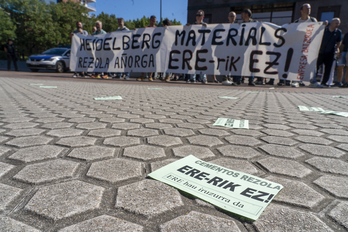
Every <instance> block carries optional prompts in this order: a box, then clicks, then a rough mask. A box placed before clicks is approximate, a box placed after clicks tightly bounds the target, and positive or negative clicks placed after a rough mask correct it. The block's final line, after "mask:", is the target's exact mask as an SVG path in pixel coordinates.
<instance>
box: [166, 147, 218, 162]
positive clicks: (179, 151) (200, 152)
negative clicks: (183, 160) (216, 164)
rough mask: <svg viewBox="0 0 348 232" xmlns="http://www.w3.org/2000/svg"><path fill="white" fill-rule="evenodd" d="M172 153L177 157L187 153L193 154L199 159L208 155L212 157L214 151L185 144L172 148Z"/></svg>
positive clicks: (184, 155)
mask: <svg viewBox="0 0 348 232" xmlns="http://www.w3.org/2000/svg"><path fill="white" fill-rule="evenodd" d="M173 152H174V155H175V156H178V157H186V156H188V155H194V156H196V157H197V158H199V159H204V158H208V157H214V156H215V155H214V153H213V152H212V151H210V149H208V148H205V147H199V146H192V145H185V146H181V147H176V148H174V149H173Z"/></svg>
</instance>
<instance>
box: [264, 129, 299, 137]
mask: <svg viewBox="0 0 348 232" xmlns="http://www.w3.org/2000/svg"><path fill="white" fill-rule="evenodd" d="M262 132H263V133H265V134H267V135H270V136H281V137H291V136H293V135H294V134H293V133H290V132H287V131H284V130H272V129H265V130H262Z"/></svg>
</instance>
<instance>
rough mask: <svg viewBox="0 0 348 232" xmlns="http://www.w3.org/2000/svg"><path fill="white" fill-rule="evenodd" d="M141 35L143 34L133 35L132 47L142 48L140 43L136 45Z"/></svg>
mask: <svg viewBox="0 0 348 232" xmlns="http://www.w3.org/2000/svg"><path fill="white" fill-rule="evenodd" d="M140 36H141V35H139V34H134V35H132V49H137V48H140V45H136V43H139V41H138V38H139V37H140Z"/></svg>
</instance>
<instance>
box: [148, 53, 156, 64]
mask: <svg viewBox="0 0 348 232" xmlns="http://www.w3.org/2000/svg"><path fill="white" fill-rule="evenodd" d="M151 65H152V67H155V57H154V56H153V54H150V59H149V67H150V66H151Z"/></svg>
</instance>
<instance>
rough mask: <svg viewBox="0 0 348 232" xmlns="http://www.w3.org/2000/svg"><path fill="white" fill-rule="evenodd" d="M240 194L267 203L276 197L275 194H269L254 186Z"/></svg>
mask: <svg viewBox="0 0 348 232" xmlns="http://www.w3.org/2000/svg"><path fill="white" fill-rule="evenodd" d="M240 195H243V196H245V197H249V198H251V199H254V200H257V201H261V202H265V203H268V202H269V201H270V200H271V199H272V198H273V197H274V194H269V193H266V192H263V191H258V190H257V189H252V188H246V189H245V190H244V191H243V192H241V193H240ZM266 196H268V198H265V197H266Z"/></svg>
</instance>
